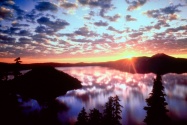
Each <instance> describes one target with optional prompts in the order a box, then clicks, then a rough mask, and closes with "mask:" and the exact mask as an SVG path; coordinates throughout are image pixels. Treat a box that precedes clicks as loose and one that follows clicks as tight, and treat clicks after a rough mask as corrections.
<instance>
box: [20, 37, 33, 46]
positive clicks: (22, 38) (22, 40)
mask: <svg viewBox="0 0 187 125" xmlns="http://www.w3.org/2000/svg"><path fill="white" fill-rule="evenodd" d="M31 42H32V39H29V38H25V37H21V38H19V44H31Z"/></svg>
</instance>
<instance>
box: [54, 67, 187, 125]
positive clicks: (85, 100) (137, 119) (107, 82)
mask: <svg viewBox="0 0 187 125" xmlns="http://www.w3.org/2000/svg"><path fill="white" fill-rule="evenodd" d="M56 69H58V70H60V71H63V72H65V73H68V74H69V75H71V76H73V77H75V78H77V79H79V80H80V81H81V82H82V85H83V87H82V88H81V89H78V90H73V91H68V92H67V94H66V95H65V96H60V97H57V99H58V101H60V102H62V103H65V104H66V105H67V106H68V107H69V110H68V111H59V112H58V118H59V119H60V120H61V122H62V123H63V122H65V121H67V120H68V121H69V122H71V123H74V122H75V121H76V118H77V115H78V113H79V112H80V110H81V109H82V107H85V108H86V111H87V112H89V109H92V108H97V109H99V110H100V111H101V112H102V109H103V106H104V105H105V103H106V102H107V100H108V97H109V96H115V95H118V96H119V98H120V100H121V101H120V104H121V105H122V106H123V108H122V124H123V125H133V124H134V125H143V124H144V123H143V119H144V118H145V116H146V112H145V111H144V110H143V108H144V106H146V102H145V99H146V98H148V97H149V93H150V92H151V90H152V86H153V78H155V77H156V76H155V74H152V73H149V74H131V73H127V72H121V71H118V70H114V69H109V68H104V67H97V66H93V67H67V68H64V67H63V68H56ZM162 81H163V84H164V87H165V93H166V95H167V96H166V97H165V98H166V101H167V103H168V107H167V108H168V109H169V113H168V115H169V116H170V117H171V118H175V119H180V120H184V119H185V120H186V118H187V73H185V74H174V73H169V74H166V75H163V76H162Z"/></svg>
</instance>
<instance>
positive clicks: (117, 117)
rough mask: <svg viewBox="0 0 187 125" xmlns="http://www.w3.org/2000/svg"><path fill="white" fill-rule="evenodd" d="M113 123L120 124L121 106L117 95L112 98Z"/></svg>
mask: <svg viewBox="0 0 187 125" xmlns="http://www.w3.org/2000/svg"><path fill="white" fill-rule="evenodd" d="M113 99H114V102H113V103H114V123H115V125H121V123H120V120H121V119H122V117H121V112H122V110H121V108H122V106H121V105H120V104H119V101H120V100H119V97H118V96H117V95H116V96H115V97H114V98H113Z"/></svg>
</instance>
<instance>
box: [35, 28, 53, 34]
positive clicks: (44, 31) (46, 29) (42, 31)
mask: <svg viewBox="0 0 187 125" xmlns="http://www.w3.org/2000/svg"><path fill="white" fill-rule="evenodd" d="M35 32H36V33H46V34H48V35H54V34H55V31H54V30H52V29H50V28H46V27H45V26H37V27H36V29H35Z"/></svg>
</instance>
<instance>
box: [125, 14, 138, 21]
mask: <svg viewBox="0 0 187 125" xmlns="http://www.w3.org/2000/svg"><path fill="white" fill-rule="evenodd" d="M125 19H126V21H129V22H130V21H137V19H136V18H133V17H131V15H126V17H125Z"/></svg>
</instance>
